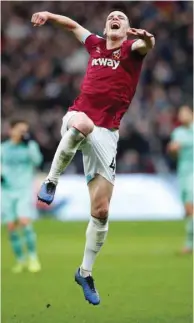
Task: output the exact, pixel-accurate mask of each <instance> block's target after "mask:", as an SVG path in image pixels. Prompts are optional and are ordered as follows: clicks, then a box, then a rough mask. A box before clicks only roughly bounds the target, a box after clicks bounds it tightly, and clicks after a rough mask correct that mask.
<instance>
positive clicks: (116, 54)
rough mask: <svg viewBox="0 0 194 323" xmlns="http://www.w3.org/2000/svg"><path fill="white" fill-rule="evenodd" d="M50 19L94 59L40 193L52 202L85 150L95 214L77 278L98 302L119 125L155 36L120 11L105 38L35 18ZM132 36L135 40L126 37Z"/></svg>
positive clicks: (71, 24)
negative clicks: (97, 269) (97, 274)
mask: <svg viewBox="0 0 194 323" xmlns="http://www.w3.org/2000/svg"><path fill="white" fill-rule="evenodd" d="M48 20H49V21H51V22H54V23H57V24H59V25H61V26H62V27H63V28H65V29H66V30H69V31H71V32H73V34H74V35H75V37H76V38H77V39H78V40H79V41H80V42H82V43H83V45H84V46H85V47H86V49H87V51H88V53H89V54H90V59H89V62H88V68H87V72H86V75H85V78H84V81H83V83H82V87H81V93H80V95H79V97H78V98H77V99H76V100H75V102H74V104H73V106H72V107H70V108H69V111H68V113H67V114H66V115H65V117H64V118H63V125H62V129H61V135H62V139H61V141H60V144H59V146H58V148H57V151H56V154H55V156H54V160H53V163H52V165H51V169H50V172H49V174H48V177H47V179H46V181H45V182H44V183H43V185H42V187H41V190H40V192H39V194H38V198H39V200H41V201H43V202H45V203H47V204H50V203H51V202H52V201H53V198H54V194H55V189H56V185H57V183H58V180H59V176H60V174H61V173H62V172H63V171H64V169H65V168H66V167H67V165H68V164H69V163H70V162H71V160H72V158H73V157H74V155H75V153H76V151H77V150H78V149H81V150H82V153H83V162H84V172H85V175H86V179H87V183H88V188H89V193H90V200H91V215H92V216H91V219H90V222H89V225H88V228H87V232H86V245H85V251H84V257H83V261H82V264H81V266H80V268H79V269H78V270H77V272H76V274H75V280H76V282H77V283H78V284H79V285H81V286H82V288H83V292H84V296H85V298H86V300H87V301H89V303H92V304H94V305H97V304H99V303H100V297H99V294H98V292H97V291H96V289H95V286H94V280H93V278H92V268H93V264H94V261H95V259H96V256H97V254H98V253H99V251H100V249H101V247H102V245H103V244H104V242H105V239H106V236H107V232H108V212H109V204H110V200H111V197H112V192H113V185H114V179H115V168H116V162H115V159H116V152H117V143H118V139H119V133H118V128H119V125H120V121H121V118H122V117H123V115H124V113H125V112H126V111H127V109H128V107H129V105H130V103H131V101H132V98H133V96H134V94H135V91H136V86H137V83H138V80H139V76H140V72H141V68H142V63H143V59H144V57H145V55H146V54H147V52H148V51H149V50H150V49H152V48H153V46H154V43H155V39H154V36H153V35H152V34H150V33H148V32H147V31H145V30H142V29H133V28H130V24H129V20H128V18H127V16H126V15H125V14H124V13H123V12H121V11H113V12H111V13H110V14H109V15H108V17H107V20H106V24H105V29H104V36H105V37H104V38H102V37H99V36H96V35H94V34H91V33H90V32H89V31H88V30H87V29H85V28H83V27H82V26H80V25H79V24H78V23H77V22H75V21H73V20H72V19H70V18H68V17H65V16H60V15H55V14H52V13H49V12H39V13H35V14H34V15H33V16H32V20H31V21H32V23H33V25H34V26H42V25H44V24H45V22H46V21H48ZM128 36H132V37H136V39H135V40H128Z"/></svg>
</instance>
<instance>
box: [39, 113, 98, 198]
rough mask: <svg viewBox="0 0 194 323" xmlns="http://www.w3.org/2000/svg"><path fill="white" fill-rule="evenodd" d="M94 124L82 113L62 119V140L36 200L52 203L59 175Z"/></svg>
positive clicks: (71, 114)
mask: <svg viewBox="0 0 194 323" xmlns="http://www.w3.org/2000/svg"><path fill="white" fill-rule="evenodd" d="M93 127H94V124H93V122H92V120H91V119H90V118H88V117H87V116H86V114H85V113H83V112H68V113H67V114H66V116H65V117H64V119H63V126H62V129H61V134H62V139H61V141H60V143H59V146H58V148H57V150H56V153H55V156H54V159H53V162H52V165H51V169H50V172H49V174H48V176H47V179H46V182H45V183H43V185H42V187H41V190H40V192H39V194H38V199H39V200H41V201H43V202H45V203H47V204H50V203H52V201H53V198H54V194H55V189H56V185H57V183H58V180H59V176H60V174H61V173H62V172H63V171H64V169H65V168H66V167H67V166H68V165H69V163H70V162H71V160H72V159H73V157H74V155H75V153H76V151H77V150H78V148H79V147H80V145H81V143H82V142H83V141H84V139H85V138H86V137H87V135H88V134H89V133H91V132H92V131H93Z"/></svg>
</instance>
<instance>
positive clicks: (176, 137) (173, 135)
mask: <svg viewBox="0 0 194 323" xmlns="http://www.w3.org/2000/svg"><path fill="white" fill-rule="evenodd" d="M171 140H172V141H176V142H180V141H181V134H180V131H179V129H174V130H173V132H172V133H171Z"/></svg>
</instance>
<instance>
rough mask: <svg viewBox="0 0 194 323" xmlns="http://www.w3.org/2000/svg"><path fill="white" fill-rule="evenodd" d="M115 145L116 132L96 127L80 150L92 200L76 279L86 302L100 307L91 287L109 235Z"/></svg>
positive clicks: (93, 287) (116, 139)
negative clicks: (102, 249) (96, 265)
mask: <svg viewBox="0 0 194 323" xmlns="http://www.w3.org/2000/svg"><path fill="white" fill-rule="evenodd" d="M117 141H118V133H117V132H110V131H109V130H107V129H103V128H96V127H95V128H94V131H93V132H92V134H90V135H89V136H88V138H87V142H86V144H85V145H84V147H83V149H82V152H83V160H84V172H85V175H86V178H87V182H88V187H89V193H90V200H91V218H90V221H89V224H88V227H87V231H86V243H85V250H84V256H83V261H82V264H81V266H80V268H79V269H78V271H77V273H76V276H75V279H76V281H77V282H78V284H80V285H81V286H82V288H83V292H84V295H85V298H86V300H88V301H89V302H90V303H92V304H94V305H97V304H99V302H100V298H99V295H98V292H97V291H96V289H95V286H94V282H93V278H92V268H93V265H94V262H95V260H96V256H97V255H98V254H99V252H100V249H101V247H102V246H103V244H104V242H105V240H106V236H107V233H108V210H109V204H110V200H111V196H112V191H113V187H114V186H113V185H114V177H115V157H116V152H117Z"/></svg>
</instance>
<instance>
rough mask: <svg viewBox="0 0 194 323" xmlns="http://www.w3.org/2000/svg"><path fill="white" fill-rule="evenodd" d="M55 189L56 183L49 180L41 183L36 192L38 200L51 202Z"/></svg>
mask: <svg viewBox="0 0 194 323" xmlns="http://www.w3.org/2000/svg"><path fill="white" fill-rule="evenodd" d="M55 191H56V184H55V183H53V182H51V181H49V180H48V181H46V182H44V183H43V184H42V186H41V188H40V191H39V193H38V200H39V201H42V202H44V203H46V204H48V205H49V204H51V203H52V201H53V200H54V196H55Z"/></svg>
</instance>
